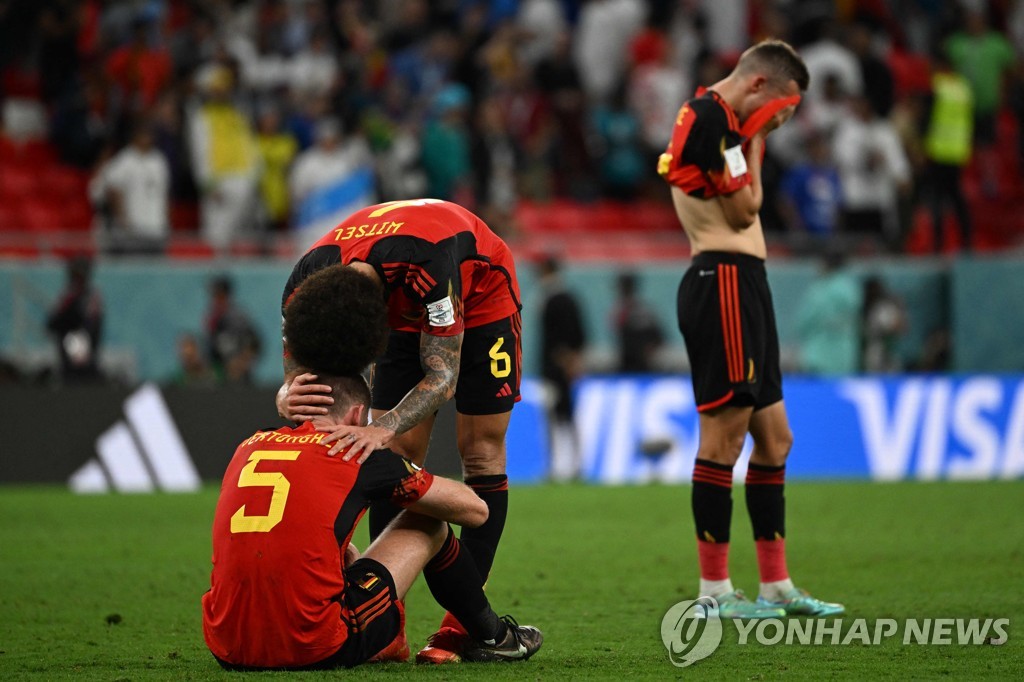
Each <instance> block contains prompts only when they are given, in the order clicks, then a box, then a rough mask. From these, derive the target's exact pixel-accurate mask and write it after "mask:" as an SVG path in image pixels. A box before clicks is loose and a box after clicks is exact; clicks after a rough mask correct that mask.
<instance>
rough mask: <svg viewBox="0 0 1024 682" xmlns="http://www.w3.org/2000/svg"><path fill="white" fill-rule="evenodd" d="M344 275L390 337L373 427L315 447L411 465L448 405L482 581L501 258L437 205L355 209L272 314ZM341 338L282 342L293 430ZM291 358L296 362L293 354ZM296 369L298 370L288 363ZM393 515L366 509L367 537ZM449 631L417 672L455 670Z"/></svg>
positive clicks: (475, 222) (496, 524)
mask: <svg viewBox="0 0 1024 682" xmlns="http://www.w3.org/2000/svg"><path fill="white" fill-rule="evenodd" d="M339 264H340V265H343V266H347V269H351V270H355V271H357V272H359V273H362V274H364V275H366V277H367V278H368V279H369V280H371V281H372V282H374V283H375V284H376V286H377V291H376V293H375V294H373V295H376V296H382V297H384V298H385V299H386V300H387V306H388V327H389V328H390V330H391V331H390V337H389V339H388V344H387V351H386V353H385V354H384V355H383V357H381V358H379V359H378V360H377V363H376V366H375V369H374V374H373V402H372V404H371V407H372V415H373V422H372V424H371V425H369V426H346V427H344V428H340V429H337V430H335V431H334V432H333V433H331V435H330V436H329V437H328V438H327V439H325V441H324V442H325V443H331V442H334V441H336V442H335V444H334V445H333V449H334V450H335V451H337V450H338V449H340V448H342V447H346V448H348V450H347V452H348V455H347V456H350V457H354V458H360V459H361V458H365V457H366V456H368V455H369V453H371V452H373V451H375V450H377V449H379V448H382V447H390V448H392V449H393V450H395V451H396V452H399V453H401V454H403V455H405V456H406V457H408V458H409V459H411V460H412V461H413V462H415V463H417V464H422V463H423V459H424V457H425V456H426V451H427V444H428V442H429V438H430V432H431V429H432V427H433V423H434V415H435V413H436V412H437V410H438V408H440V407H441V405H442V404H443V403H445V402H446V401H447V400H449V399H450V398H452V397H453V396H454V397H455V404H456V411H457V417H456V428H457V432H458V447H459V454H460V455H461V457H462V462H463V473H464V480H465V482H466V484H467V485H469V486H470V487H471V488H473V489H474V490H475V491H476V492H477V494H478V495H479V496H480V497H481V499H483V500H484V502H485V503H486V504H487V507H488V511H489V517H488V520H487V522H486V523H485V524H483V525H482V526H480V527H479V528H464V529H463V531H462V535H461V540H462V542H463V543H464V544H465V546H466V548H467V549H468V550H469V552H470V553H471V554H472V556H473V558H474V560H475V561H476V564H477V568H478V570H479V571H480V574H481V575H482V576H484V579H485V580H486V578H487V575H488V574H489V573H490V570H491V565H492V564H493V561H494V555H495V552H496V550H497V546H498V542H499V540H500V538H501V533H502V530H503V528H504V525H505V517H506V514H507V510H508V479H507V477H506V475H505V433H506V431H507V430H508V423H509V417H510V415H511V410H512V407H513V405H514V404H515V402H517V401H518V400H519V378H520V377H519V375H520V365H521V357H522V353H521V345H520V315H519V311H520V308H521V304H520V300H519V285H518V283H517V281H516V274H515V265H514V263H513V261H512V254H511V252H510V251H509V249H508V246H507V245H506V244H505V243H504V242H503V241H502V240H501V239H499V238H498V237H497V236H496V235H495V234H494V233H493V232H491V230H490V229H489V228H488V227H487V225H486V224H484V222H483V221H481V220H480V219H479V218H478V217H477V216H475V215H474V214H473V213H471V212H470V211H467V210H466V209H464V208H462V207H460V206H458V205H456V204H452V203H449V202H445V201H440V200H437V199H417V200H410V201H395V202H390V203H385V204H378V205H375V206H369V207H367V208H364V209H362V210H360V211H357V212H356V213H354V214H352V215H351V216H349V217H347V218H345V220H343V221H342V222H341V223H339V225H338V227H336V228H334V229H332V230H331V231H330V232H328V233H327V234H326V235H324V236H323V238H321V239H320V240H319V241H318V242H317V243H316V244H314V246H313V247H312V249H310V251H309V252H308V253H306V254H305V255H304V256H303V257H302V258H301V259H300V260H299V262H298V263H297V264H296V266H295V268H294V269H293V271H292V274H291V277H290V278H289V280H288V283H287V285H286V287H285V291H284V296H283V299H282V307H283V306H284V305H286V304H287V303H288V301H289V300H290V299H291V297H292V296H293V295H294V293H295V291H296V290H301V289H302V288H305V287H306V286H307V283H308V279H309V277H310V276H311V275H313V274H314V273H318V272H322V271H325V270H328V269H329V271H335V272H336V271H340V270H343V269H346V268H331V266H336V265H339ZM352 300H353V299H351V298H344V297H341V296H334V297H333V298H332V297H330V296H325V297H323V298H322V299H321V301H320V307H319V310H320V312H321V313H324V314H323V315H322V316H321V321H322V322H323V323H324V324H326V325H329V324H330V322H329V320H330V318H331V317H332V314H328V312H329V311H331V310H337V311H341V310H342V309H344V308H345V307H346V306H348V305H350V304H351V302H352ZM349 331H350V330H342V332H341V333H340V334H339V335H338V336H336V337H335V338H334V340H333V343H331V342H322V340H319V339H318V340H316V341H315V342H309V340H308V339H298V338H292V337H288V338H287V339H286V356H285V362H284V365H285V366H284V369H285V383H284V385H282V387H281V391H280V392H279V393H278V400H277V404H278V411H279V412H280V413H281V415H282V416H284V417H286V418H289V419H292V420H303V419H309V418H310V417H312V416H315V415H317V414H318V413H322V411H323V409H324V406H325V405H326V404H328V403H329V401H330V400H331V398H330V397H329V396H328V395H324V394H325V393H326V387H325V386H323V385H322V384H316V383H310V382H311V381H314V379H313V378H312V376H311V375H310V374H309V373H308V372H306V371H305V368H308V367H323V366H324V362H327V361H329V358H325V357H324V356H330V354H331V352H332V349H333V348H334V347H336V346H337V345H338V344H343V343H345V338H344V336H343V335H342V334H344V333H347V332H349ZM300 345H301V346H302V351H301V352H299V353H297V352H296V350H297V349H298V348H299V346H300ZM300 356H301V359H304V360H305V362H301V361H299V360H297V358H300ZM396 512H397V509H396V508H395V507H394V506H393V505H388V504H386V503H381V502H378V503H374V504H373V505H372V506H371V510H370V531H371V536H376V534H378V533H379V532H381V530H382V529H383V528H384V527H385V526H386V525H387V523H388V522H389V521H390V519H391V518H392V517H393V516H394V514H395V513H396ZM459 636H460V628H459V627H458V623H457V622H456V621H455V620H454V619H452V618H449V617H446V618H445V621H444V622H443V623H442V628H441V630H439V631H438V633H436V636H435V637H434V638H432V640H431V642H430V643H429V646H428V647H427V649H425V650H424V651H422V652H420V653H421V656H420V657H419V658H420V659H421V660H434V661H438V662H440V661H450V660H455V656H454V654H453V653H452V651H453V650H454V649H455V648H456V647H457V643H451V641H452V640H457V639H458V637H459Z"/></svg>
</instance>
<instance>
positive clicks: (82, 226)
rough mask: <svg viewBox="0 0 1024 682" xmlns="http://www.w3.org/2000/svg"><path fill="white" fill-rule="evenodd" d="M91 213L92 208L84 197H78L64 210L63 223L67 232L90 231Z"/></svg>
mask: <svg viewBox="0 0 1024 682" xmlns="http://www.w3.org/2000/svg"><path fill="white" fill-rule="evenodd" d="M92 218H93V211H92V206H90V205H89V202H88V201H86V200H85V198H84V197H79V198H78V199H77V200H76V201H72V202H71V203H69V204H67V205H66V206H65V208H64V223H65V227H66V228H67V229H69V230H82V231H85V230H90V229H92Z"/></svg>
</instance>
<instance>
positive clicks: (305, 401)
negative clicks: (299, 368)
mask: <svg viewBox="0 0 1024 682" xmlns="http://www.w3.org/2000/svg"><path fill="white" fill-rule="evenodd" d="M316 379H317V376H316V375H315V374H309V373H307V374H300V375H299V376H297V377H295V378H294V379H292V381H291V383H290V384H288V390H287V392H286V393H285V395H284V397H283V399H282V401H281V402H282V404H281V405H280V406H279V408H281V409H280V412H281V415H282V416H283V417H285V418H286V419H291V420H292V421H296V422H304V421H309V420H310V419H312V418H313V417H319V416H322V415H325V414H327V406H328V405H333V404H334V398H332V397H331V387H330V386H327V385H326V384H316V383H312V382H315V381H316Z"/></svg>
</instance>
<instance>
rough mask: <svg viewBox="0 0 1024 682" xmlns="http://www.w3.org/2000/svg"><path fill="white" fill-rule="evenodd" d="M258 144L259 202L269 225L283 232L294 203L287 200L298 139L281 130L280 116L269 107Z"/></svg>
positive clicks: (261, 121) (262, 115)
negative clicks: (260, 201)
mask: <svg viewBox="0 0 1024 682" xmlns="http://www.w3.org/2000/svg"><path fill="white" fill-rule="evenodd" d="M256 144H257V145H258V146H259V150H260V158H261V160H262V163H263V172H262V173H261V174H260V198H261V199H262V200H263V201H262V204H263V214H264V218H265V219H266V222H267V223H269V225H270V227H271V228H272V229H273V230H275V231H280V230H281V229H282V228H283V227H284V225H285V223H286V222H287V221H288V211H289V208H290V206H291V201H290V200H289V197H288V171H289V169H290V168H291V165H292V161H294V160H295V155H296V154H297V153H298V151H299V143H298V142H297V141H296V140H295V136H294V135H292V134H291V133H289V132H288V131H287V130H282V128H281V112H280V111H278V110H277V108H276V107H273V106H267V107H266V108H265V109H264V110H263V111H262V112H260V117H259V121H258V132H257V136H256Z"/></svg>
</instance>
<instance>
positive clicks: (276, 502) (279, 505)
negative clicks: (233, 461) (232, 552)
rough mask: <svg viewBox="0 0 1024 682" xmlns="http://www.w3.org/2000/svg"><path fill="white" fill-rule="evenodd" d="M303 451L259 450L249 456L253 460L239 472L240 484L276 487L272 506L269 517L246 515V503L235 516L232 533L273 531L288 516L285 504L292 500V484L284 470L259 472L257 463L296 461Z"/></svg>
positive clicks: (245, 486)
mask: <svg viewBox="0 0 1024 682" xmlns="http://www.w3.org/2000/svg"><path fill="white" fill-rule="evenodd" d="M300 452H301V450H281V451H278V450H256V451H255V452H253V453H252V454H251V455H249V462H248V464H246V465H245V467H243V468H242V473H241V474H239V475H238V487H239V488H248V487H253V486H255V487H273V488H274V493H273V495H272V496H271V498H270V509H269V511H268V512H267V514H266V516H246V515H245V505H244V504H243V505H242V506H241V507H240V508H239V509H238V511H236V512H235V513H234V514H233V515H232V516H231V532H232V533H269V532H270V530H271V529H272V528H273V527H274V526H276V525H277V524H279V523H281V519H282V518H284V505H285V503H286V502H288V491H289V490H290V489H291V487H292V484H291V483H289V482H288V479H287V478H285V477H284V474H282V473H281V472H280V471H267V472H259V473H257V471H256V465H257V464H259V463H260V462H261V461H263V460H265V459H269V460H284V461H289V462H292V461H295V460H296V459H298V457H299V453H300Z"/></svg>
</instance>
